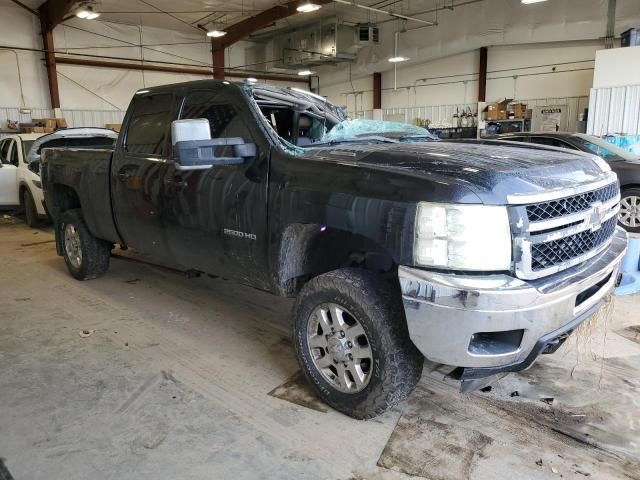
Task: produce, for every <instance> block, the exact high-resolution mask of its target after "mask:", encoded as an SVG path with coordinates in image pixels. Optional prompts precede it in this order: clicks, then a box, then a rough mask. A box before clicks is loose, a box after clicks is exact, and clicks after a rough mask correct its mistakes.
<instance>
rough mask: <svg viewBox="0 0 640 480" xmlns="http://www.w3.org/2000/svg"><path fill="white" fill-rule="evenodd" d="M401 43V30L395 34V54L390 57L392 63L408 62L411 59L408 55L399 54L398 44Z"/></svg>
mask: <svg viewBox="0 0 640 480" xmlns="http://www.w3.org/2000/svg"><path fill="white" fill-rule="evenodd" d="M399 43H400V32H395V33H394V34H393V56H391V57H389V61H390V62H391V63H399V62H406V61H407V60H409V59H408V58H407V57H403V56H402V55H400V54H398V44H399Z"/></svg>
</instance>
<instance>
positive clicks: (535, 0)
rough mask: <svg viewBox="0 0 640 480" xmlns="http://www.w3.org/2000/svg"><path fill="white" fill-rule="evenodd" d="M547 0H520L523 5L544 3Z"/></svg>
mask: <svg viewBox="0 0 640 480" xmlns="http://www.w3.org/2000/svg"><path fill="white" fill-rule="evenodd" d="M546 1H547V0H522V4H523V5H531V4H532V3H540V2H546Z"/></svg>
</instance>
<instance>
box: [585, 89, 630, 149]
mask: <svg viewBox="0 0 640 480" xmlns="http://www.w3.org/2000/svg"><path fill="white" fill-rule="evenodd" d="M589 105H590V107H589V122H588V124H587V133H590V134H592V135H599V136H602V135H640V85H630V86H627V87H613V88H593V89H592V90H591V95H590V102H589Z"/></svg>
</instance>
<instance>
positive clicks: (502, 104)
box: [485, 98, 513, 122]
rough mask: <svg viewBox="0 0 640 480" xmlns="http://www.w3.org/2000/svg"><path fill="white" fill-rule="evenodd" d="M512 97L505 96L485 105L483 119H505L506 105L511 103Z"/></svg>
mask: <svg viewBox="0 0 640 480" xmlns="http://www.w3.org/2000/svg"><path fill="white" fill-rule="evenodd" d="M512 100H513V98H505V99H502V100H500V101H499V102H493V103H490V104H488V105H487V111H486V114H485V120H487V121H489V122H490V121H495V120H506V119H507V105H509V103H511V101H512ZM503 112H504V113H503Z"/></svg>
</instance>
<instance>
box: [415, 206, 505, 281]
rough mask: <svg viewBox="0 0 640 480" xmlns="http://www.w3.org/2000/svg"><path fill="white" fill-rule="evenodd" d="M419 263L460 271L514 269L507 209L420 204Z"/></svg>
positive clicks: (416, 259)
mask: <svg viewBox="0 0 640 480" xmlns="http://www.w3.org/2000/svg"><path fill="white" fill-rule="evenodd" d="M413 255H414V260H415V262H416V264H418V265H422V266H429V267H442V268H452V269H460V270H481V271H490V270H510V269H511V230H510V227H509V216H508V215H507V208H506V207H502V206H493V205H450V204H442V203H426V202H420V203H419V204H418V211H417V214H416V236H415V241H414V248H413Z"/></svg>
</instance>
